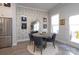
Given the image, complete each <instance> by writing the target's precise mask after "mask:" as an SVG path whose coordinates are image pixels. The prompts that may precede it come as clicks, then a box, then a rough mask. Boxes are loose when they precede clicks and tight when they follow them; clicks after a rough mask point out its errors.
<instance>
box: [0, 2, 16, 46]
mask: <svg viewBox="0 0 79 59" xmlns="http://www.w3.org/2000/svg"><path fill="white" fill-rule="evenodd" d="M0 17H11V18H12V28H13V30H12V34H13V37H12V45H13V46H14V45H16V44H17V41H16V5H15V4H13V3H12V4H11V7H4V6H0Z"/></svg>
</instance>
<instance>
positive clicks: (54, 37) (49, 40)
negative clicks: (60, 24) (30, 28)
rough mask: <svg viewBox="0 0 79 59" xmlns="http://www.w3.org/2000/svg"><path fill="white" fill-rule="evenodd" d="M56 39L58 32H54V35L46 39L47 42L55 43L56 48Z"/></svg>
mask: <svg viewBox="0 0 79 59" xmlns="http://www.w3.org/2000/svg"><path fill="white" fill-rule="evenodd" d="M55 39H56V34H55V33H54V34H53V35H52V37H48V38H46V41H47V42H52V44H53V46H54V48H55Z"/></svg>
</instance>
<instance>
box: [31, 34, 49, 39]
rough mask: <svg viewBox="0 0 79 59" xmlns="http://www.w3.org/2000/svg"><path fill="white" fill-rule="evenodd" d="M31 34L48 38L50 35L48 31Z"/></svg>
mask: <svg viewBox="0 0 79 59" xmlns="http://www.w3.org/2000/svg"><path fill="white" fill-rule="evenodd" d="M33 36H36V37H42V38H48V37H49V36H50V34H49V33H34V34H33Z"/></svg>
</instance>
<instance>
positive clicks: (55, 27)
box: [51, 14, 59, 33]
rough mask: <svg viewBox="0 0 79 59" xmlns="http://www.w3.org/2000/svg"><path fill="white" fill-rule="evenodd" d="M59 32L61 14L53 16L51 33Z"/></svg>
mask: <svg viewBox="0 0 79 59" xmlns="http://www.w3.org/2000/svg"><path fill="white" fill-rule="evenodd" d="M58 32H59V14H56V15H54V16H52V17H51V33H58Z"/></svg>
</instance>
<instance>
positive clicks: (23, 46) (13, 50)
mask: <svg viewBox="0 0 79 59" xmlns="http://www.w3.org/2000/svg"><path fill="white" fill-rule="evenodd" d="M27 44H28V42H22V43H18V45H17V46H15V47H8V48H2V49H0V55H31V53H29V52H28V51H27Z"/></svg>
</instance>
